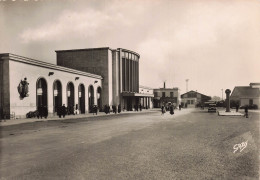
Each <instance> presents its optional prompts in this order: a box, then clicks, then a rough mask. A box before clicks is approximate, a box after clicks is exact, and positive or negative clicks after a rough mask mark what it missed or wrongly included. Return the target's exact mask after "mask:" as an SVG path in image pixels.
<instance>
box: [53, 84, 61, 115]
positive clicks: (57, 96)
mask: <svg viewBox="0 0 260 180" xmlns="http://www.w3.org/2000/svg"><path fill="white" fill-rule="evenodd" d="M61 106H62V87H61V82H60V81H59V80H56V81H54V83H53V108H54V113H55V112H57V111H58V108H59V107H61Z"/></svg>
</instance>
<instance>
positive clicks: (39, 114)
mask: <svg viewBox="0 0 260 180" xmlns="http://www.w3.org/2000/svg"><path fill="white" fill-rule="evenodd" d="M42 116H43V106H42V105H40V106H39V107H38V115H37V118H38V119H39V118H41V119H42Z"/></svg>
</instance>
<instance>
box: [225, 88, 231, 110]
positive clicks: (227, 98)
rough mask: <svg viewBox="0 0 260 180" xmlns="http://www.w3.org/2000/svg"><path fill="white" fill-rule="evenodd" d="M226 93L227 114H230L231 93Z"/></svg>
mask: <svg viewBox="0 0 260 180" xmlns="http://www.w3.org/2000/svg"><path fill="white" fill-rule="evenodd" d="M225 93H226V112H230V99H229V95H230V93H231V91H230V89H226V91H225Z"/></svg>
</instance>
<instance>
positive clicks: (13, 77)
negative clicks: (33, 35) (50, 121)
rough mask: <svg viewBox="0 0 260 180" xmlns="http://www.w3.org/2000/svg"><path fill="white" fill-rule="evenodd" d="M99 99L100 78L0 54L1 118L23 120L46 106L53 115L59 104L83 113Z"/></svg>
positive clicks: (12, 55)
mask: <svg viewBox="0 0 260 180" xmlns="http://www.w3.org/2000/svg"><path fill="white" fill-rule="evenodd" d="M101 98H102V77H101V76H100V75H96V74H91V73H87V72H82V71H78V70H75V69H71V68H66V67H62V66H57V65H55V64H51V63H46V62H43V61H38V60H34V59H30V58H26V57H22V56H18V55H14V54H0V119H3V118H10V116H12V117H13V116H15V118H24V117H26V113H28V112H29V111H35V110H37V109H38V107H39V106H46V107H47V109H48V113H49V115H53V114H56V112H57V108H58V107H59V106H61V105H62V104H65V105H66V106H67V107H74V108H76V109H78V112H79V113H86V112H89V110H90V107H91V106H93V105H94V104H98V102H100V101H101Z"/></svg>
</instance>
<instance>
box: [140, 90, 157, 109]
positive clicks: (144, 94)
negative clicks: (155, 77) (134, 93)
mask: <svg viewBox="0 0 260 180" xmlns="http://www.w3.org/2000/svg"><path fill="white" fill-rule="evenodd" d="M139 93H140V104H141V106H142V107H143V108H144V109H151V108H153V107H154V105H153V97H154V92H153V89H152V88H150V87H147V86H142V85H140V86H139Z"/></svg>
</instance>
